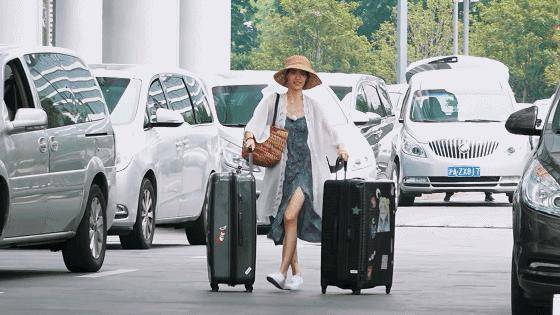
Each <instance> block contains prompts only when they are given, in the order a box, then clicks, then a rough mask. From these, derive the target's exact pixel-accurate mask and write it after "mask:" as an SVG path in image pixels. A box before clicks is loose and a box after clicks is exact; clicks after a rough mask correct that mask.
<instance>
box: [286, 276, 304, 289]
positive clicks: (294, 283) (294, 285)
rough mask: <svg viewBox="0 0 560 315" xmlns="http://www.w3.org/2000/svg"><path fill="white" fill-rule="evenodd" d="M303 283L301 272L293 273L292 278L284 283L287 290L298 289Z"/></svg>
mask: <svg viewBox="0 0 560 315" xmlns="http://www.w3.org/2000/svg"><path fill="white" fill-rule="evenodd" d="M302 285H303V277H302V276H301V274H299V273H298V274H297V275H293V276H292V280H291V281H290V282H289V283H287V284H286V289H288V290H299V289H300V288H301V286H302Z"/></svg>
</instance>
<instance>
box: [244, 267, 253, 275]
mask: <svg viewBox="0 0 560 315" xmlns="http://www.w3.org/2000/svg"><path fill="white" fill-rule="evenodd" d="M251 271H253V268H251V267H249V268H247V269H246V270H245V275H247V276H248V275H249V274H250V273H251Z"/></svg>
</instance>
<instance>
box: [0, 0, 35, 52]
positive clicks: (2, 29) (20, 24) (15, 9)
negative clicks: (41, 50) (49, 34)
mask: <svg viewBox="0 0 560 315" xmlns="http://www.w3.org/2000/svg"><path fill="white" fill-rule="evenodd" d="M42 27H43V1H41V0H25V1H22V0H0V44H14V45H24V46H37V45H41V44H42V42H43V40H42V38H43V32H42Z"/></svg>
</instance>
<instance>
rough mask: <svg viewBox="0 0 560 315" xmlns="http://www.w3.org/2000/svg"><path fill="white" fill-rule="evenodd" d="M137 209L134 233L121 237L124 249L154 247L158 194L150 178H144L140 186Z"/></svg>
mask: <svg viewBox="0 0 560 315" xmlns="http://www.w3.org/2000/svg"><path fill="white" fill-rule="evenodd" d="M137 209H138V210H137V211H136V221H135V222H134V227H133V228H132V232H130V234H127V235H121V236H119V238H120V240H121V246H122V248H125V249H148V248H150V247H151V246H152V241H153V240H154V234H155V231H156V211H155V209H156V194H155V190H154V185H153V184H152V181H150V180H149V179H148V178H144V179H143V180H142V185H140V193H139V195H138V208H137Z"/></svg>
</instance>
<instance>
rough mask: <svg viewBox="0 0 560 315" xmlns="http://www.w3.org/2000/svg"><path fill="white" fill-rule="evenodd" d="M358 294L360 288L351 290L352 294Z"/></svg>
mask: <svg viewBox="0 0 560 315" xmlns="http://www.w3.org/2000/svg"><path fill="white" fill-rule="evenodd" d="M360 294H362V290H360V289H354V290H352V295H360Z"/></svg>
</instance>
